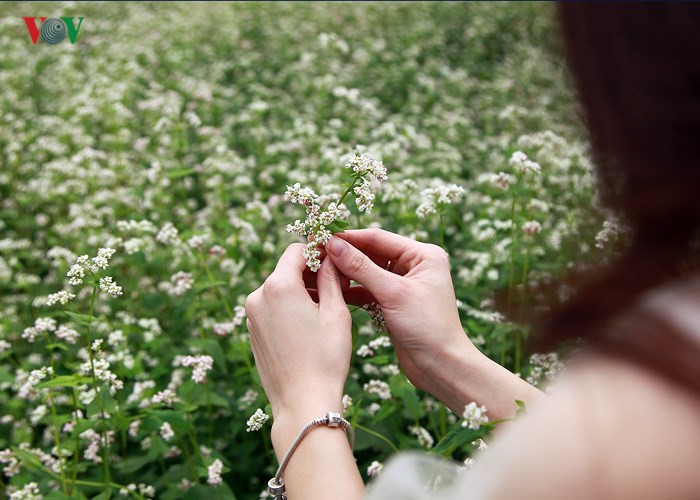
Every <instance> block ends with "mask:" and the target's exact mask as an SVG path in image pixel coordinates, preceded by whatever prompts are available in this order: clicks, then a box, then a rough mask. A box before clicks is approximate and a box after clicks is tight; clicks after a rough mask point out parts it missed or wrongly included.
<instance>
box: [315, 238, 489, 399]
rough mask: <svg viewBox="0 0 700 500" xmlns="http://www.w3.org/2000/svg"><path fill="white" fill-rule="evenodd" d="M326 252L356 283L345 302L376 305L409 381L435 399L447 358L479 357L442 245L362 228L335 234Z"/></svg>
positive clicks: (346, 292) (350, 289)
mask: <svg viewBox="0 0 700 500" xmlns="http://www.w3.org/2000/svg"><path fill="white" fill-rule="evenodd" d="M327 250H328V255H329V256H330V258H331V260H332V261H333V263H334V264H335V266H336V267H337V268H338V270H339V271H340V272H341V273H343V274H344V275H345V276H346V277H348V278H350V279H352V280H354V281H356V282H357V283H359V284H360V286H352V287H350V288H349V289H347V290H345V293H344V295H345V298H346V301H347V302H350V303H352V304H355V305H364V304H369V303H372V302H377V303H378V304H379V305H380V306H381V308H382V313H383V315H384V318H385V320H386V324H387V328H388V329H389V332H390V336H391V340H392V342H393V344H394V347H395V349H396V353H397V356H398V358H399V362H400V364H401V367H402V368H403V370H404V372H405V374H406V376H407V377H408V378H409V380H410V381H411V382H412V383H413V385H415V386H416V387H418V388H419V389H422V390H425V391H427V392H430V393H432V394H434V395H436V396H438V397H440V396H441V393H442V392H443V386H444V383H443V382H442V379H443V378H444V377H446V376H449V374H446V373H444V372H445V370H446V369H448V365H449V363H447V361H448V360H450V359H454V358H455V357H458V358H459V359H460V360H464V359H469V358H470V357H476V356H480V353H479V351H478V350H477V349H476V348H475V347H474V346H473V344H472V343H471V342H470V341H469V338H468V337H467V335H466V334H465V333H464V329H463V328H462V325H461V322H460V319H459V313H458V312H457V301H456V298H455V294H454V288H453V285H452V278H451V276H450V264H449V258H448V255H447V253H446V252H445V251H444V250H443V249H442V248H440V247H439V246H436V245H431V244H427V243H420V242H417V241H414V240H412V239H410V238H406V237H403V236H399V235H397V234H393V233H390V232H387V231H383V230H380V229H362V230H351V231H346V232H344V233H339V234H337V235H335V236H334V237H333V238H331V241H330V242H329V245H328V247H327ZM453 375H454V374H453ZM445 397H447V396H445ZM441 399H443V401H445V399H444V398H442V397H441ZM445 402H446V403H448V404H449V402H448V401H445ZM460 404H461V405H463V404H464V403H460ZM457 406H459V405H457ZM462 408H463V406H462Z"/></svg>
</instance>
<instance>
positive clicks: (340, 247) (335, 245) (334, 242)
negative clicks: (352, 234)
mask: <svg viewBox="0 0 700 500" xmlns="http://www.w3.org/2000/svg"><path fill="white" fill-rule="evenodd" d="M347 249H348V244H347V243H346V242H345V241H343V240H342V239H340V238H338V237H337V236H333V237H332V238H331V241H330V242H329V243H328V251H329V252H330V253H331V254H333V255H334V256H336V257H340V256H342V255H343V254H344V253H345V250H347Z"/></svg>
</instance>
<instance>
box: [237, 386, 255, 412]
mask: <svg viewBox="0 0 700 500" xmlns="http://www.w3.org/2000/svg"><path fill="white" fill-rule="evenodd" d="M257 398H258V391H254V390H253V389H248V390H247V391H245V394H244V395H243V396H241V397H240V398H238V409H239V410H245V409H247V408H249V407H250V405H252V404H253V403H254V402H255V400H256V399H257Z"/></svg>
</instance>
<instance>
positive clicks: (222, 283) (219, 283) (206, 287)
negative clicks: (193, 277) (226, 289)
mask: <svg viewBox="0 0 700 500" xmlns="http://www.w3.org/2000/svg"><path fill="white" fill-rule="evenodd" d="M226 285H228V283H226V282H225V281H214V282H209V283H201V284H199V285H196V286H195V287H194V289H195V291H197V292H201V291H203V290H209V289H210V288H217V287H220V286H226Z"/></svg>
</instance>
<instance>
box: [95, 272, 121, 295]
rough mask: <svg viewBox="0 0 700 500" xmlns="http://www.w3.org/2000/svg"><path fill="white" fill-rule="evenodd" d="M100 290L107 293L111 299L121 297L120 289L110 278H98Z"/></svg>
mask: <svg viewBox="0 0 700 500" xmlns="http://www.w3.org/2000/svg"><path fill="white" fill-rule="evenodd" d="M100 290H102V291H103V292H105V293H108V294H109V295H111V296H112V297H119V296H120V295H122V287H120V286H119V285H117V284H116V283H115V282H114V280H113V279H112V277H111V276H105V277H104V278H100Z"/></svg>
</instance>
